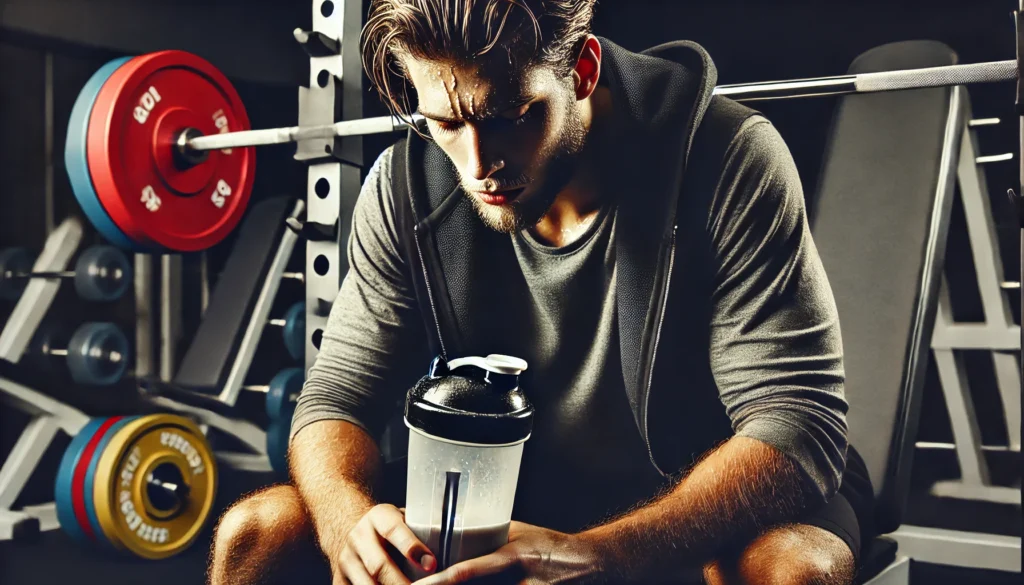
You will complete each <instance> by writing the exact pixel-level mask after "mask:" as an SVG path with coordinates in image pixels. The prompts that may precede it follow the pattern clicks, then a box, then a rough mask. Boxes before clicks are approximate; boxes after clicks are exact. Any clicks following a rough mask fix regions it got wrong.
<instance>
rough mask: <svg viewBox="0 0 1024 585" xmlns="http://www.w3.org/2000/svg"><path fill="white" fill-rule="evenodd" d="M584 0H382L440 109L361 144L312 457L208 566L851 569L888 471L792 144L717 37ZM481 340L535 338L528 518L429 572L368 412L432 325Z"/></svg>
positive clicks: (733, 572) (233, 522)
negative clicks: (750, 101) (853, 369)
mask: <svg viewBox="0 0 1024 585" xmlns="http://www.w3.org/2000/svg"><path fill="white" fill-rule="evenodd" d="M593 8H594V0H547V1H544V2H541V1H539V0H517V1H514V2H513V1H510V0H465V1H458V2H457V1H454V0H375V1H374V2H373V4H372V6H371V9H370V18H369V20H368V23H367V26H366V29H365V31H364V63H365V65H366V69H367V72H368V74H369V76H370V79H371V81H372V82H373V83H374V85H375V86H376V87H377V89H378V90H379V91H380V93H381V95H382V96H383V97H384V99H385V100H386V101H387V102H388V103H389V104H390V105H391V107H392V108H393V109H394V110H395V111H396V112H398V113H399V114H402V115H408V114H410V113H411V112H410V103H411V99H410V97H409V93H408V91H407V90H408V89H409V88H410V87H411V88H412V89H413V90H414V91H415V93H416V98H417V100H416V101H417V102H418V108H417V109H418V112H419V113H420V114H422V115H423V116H425V117H426V119H427V122H426V128H425V130H424V131H423V132H422V133H423V134H426V136H420V135H417V134H410V136H409V138H408V139H407V140H405V141H403V142H401V143H399V144H398V145H396V146H395V147H393V148H391V149H388V150H387V151H386V152H384V154H383V155H382V156H381V157H380V158H379V159H378V160H377V162H376V164H375V165H374V166H373V168H372V169H371V170H370V172H369V174H368V177H367V179H366V183H365V185H364V188H363V192H362V193H361V195H360V197H359V200H358V202H357V204H356V208H355V212H354V217H353V230H352V237H351V241H350V242H349V248H348V253H349V260H350V266H351V268H350V271H349V273H348V275H347V276H346V278H345V281H344V283H343V285H342V290H341V293H340V294H339V296H338V298H337V300H336V301H335V303H334V305H333V309H332V313H331V316H330V321H329V324H328V327H327V329H326V331H325V332H324V335H323V342H322V345H321V348H320V353H319V355H318V357H317V361H316V364H315V366H314V367H313V368H312V369H311V370H310V372H309V376H308V380H307V382H306V385H305V388H304V390H303V393H302V396H301V397H300V400H299V403H298V407H297V411H296V413H295V418H294V423H293V437H292V441H291V445H290V465H291V473H292V478H293V480H294V485H281V486H274V487H271V488H268V489H266V490H263V491H261V492H259V493H257V494H255V495H251V496H249V497H247V498H245V499H243V500H242V501H240V502H239V503H237V504H236V505H235V506H234V507H232V508H231V510H229V511H228V512H227V513H226V514H225V516H224V517H223V519H222V520H221V522H220V524H219V527H218V530H217V535H216V539H215V546H214V551H213V555H212V560H211V567H210V579H211V583H215V584H220V583H255V582H264V581H271V580H274V579H278V578H280V579H284V580H286V581H289V582H296V579H298V571H308V570H309V569H310V568H311V567H321V568H323V569H324V572H325V579H326V578H328V577H326V571H327V569H329V571H330V575H332V576H333V580H334V583H339V584H340V583H346V584H347V583H351V584H352V585H369V584H371V583H382V584H384V585H405V584H407V583H409V580H408V579H407V578H406V577H405V575H403V573H402V571H401V569H400V568H399V567H400V566H401V564H402V562H403V560H402V559H401V557H404V562H409V563H413V564H414V565H418V566H419V567H420V568H421V569H422V570H424V571H426V572H427V573H432V574H431V575H430V576H428V577H427V578H426V579H425V580H423V581H422V582H423V583H424V584H428V583H429V585H440V584H443V583H444V584H447V583H460V582H472V581H474V580H477V579H479V578H484V577H491V576H495V575H499V576H501V577H503V578H511V579H512V580H513V581H516V582H520V581H522V582H531V583H554V582H572V581H578V582H595V583H597V582H600V583H605V582H607V583H612V582H614V583H639V582H656V581H660V582H664V581H670V582H691V581H698V582H699V580H700V579H701V577H702V576H703V578H704V579H705V580H706V581H707V582H709V583H713V584H718V583H727V584H732V583H747V584H751V583H772V584H776V583H787V584H808V583H827V584H846V583H851V582H852V580H853V578H854V574H855V571H856V566H857V555H858V554H859V547H860V543H861V537H862V535H863V536H864V537H865V538H867V537H869V535H870V527H869V526H868V524H869V519H870V512H869V510H870V506H869V498H870V495H869V494H870V493H871V490H870V486H869V485H868V484H867V482H866V472H864V470H863V467H862V465H861V464H860V462H859V461H858V460H857V458H856V457H855V456H854V455H855V452H854V451H852V449H851V450H849V455H851V457H850V458H849V462H848V461H847V454H848V449H847V442H846V419H845V414H846V409H847V404H846V401H845V399H844V396H843V370H842V351H841V343H840V336H839V326H838V321H837V316H836V311H835V306H834V302H833V299H832V295H831V291H830V289H829V286H828V282H827V280H826V276H825V273H824V270H823V269H822V266H821V263H820V261H819V259H818V257H817V253H816V250H815V248H814V244H813V241H812V239H811V236H810V233H809V231H808V227H807V221H806V216H805V212H804V203H803V193H802V189H801V186H800V182H799V177H798V175H797V172H796V169H795V168H794V165H793V163H792V160H791V158H790V155H789V152H788V150H787V148H786V146H785V144H784V143H783V141H782V140H781V138H780V137H779V135H778V133H777V132H776V131H775V130H774V129H773V127H772V126H771V125H770V124H769V123H768V122H767V121H766V120H765V119H764V118H762V117H760V116H757V115H755V113H754V112H753V111H751V110H749V109H747V108H745V107H742V106H739V105H738V104H736V103H734V102H729V101H728V100H724V99H722V98H712V95H711V90H712V88H713V86H714V84H715V71H714V66H713V65H712V64H711V62H710V59H708V57H707V55H706V54H705V53H704V52H703V51H702V50H701V49H700V48H699V47H697V46H695V45H692V44H689V43H675V44H670V45H666V46H663V47H658V48H655V49H652V50H651V51H648V52H646V53H645V54H635V53H631V52H629V51H626V50H624V49H622V48H620V47H617V46H615V45H614V44H613V43H611V42H609V41H607V40H604V39H598V38H597V37H594V36H593V35H591V34H590V32H589V31H590V23H591V20H592V15H593ZM428 348H429V350H428ZM489 353H505V354H511V355H515V356H518V357H522V358H524V359H526V360H527V362H528V363H529V365H530V368H529V370H528V371H527V372H526V373H525V374H524V376H523V378H522V384H523V387H524V388H525V390H526V392H527V394H528V396H529V397H530V400H531V401H532V402H533V403H534V405H535V407H536V419H535V425H534V434H533V436H532V437H531V438H530V440H529V441H528V442H527V444H526V451H525V453H524V455H523V462H522V470H521V473H520V481H519V485H518V487H517V494H516V507H515V510H514V512H513V516H514V520H516V522H514V523H513V525H512V527H511V529H510V534H509V544H508V545H506V546H504V547H502V548H501V549H500V550H498V551H497V552H495V553H494V554H490V555H486V556H484V557H480V558H478V559H474V560H470V561H466V562H464V563H461V564H458V565H455V566H453V567H450V568H448V569H446V570H444V571H440V572H438V571H436V568H437V562H436V559H435V558H434V556H433V554H432V553H431V551H430V550H428V549H427V547H426V546H425V545H424V544H423V543H422V542H419V541H418V540H417V539H416V537H415V536H414V535H413V534H412V532H411V531H410V530H409V529H408V527H407V526H406V525H405V523H404V521H403V515H402V511H401V509H400V508H397V507H395V506H394V505H391V504H392V503H394V502H393V501H392V502H391V503H383V502H382V499H383V498H382V496H381V492H380V491H378V490H379V489H392V490H395V491H397V492H399V493H400V492H402V491H403V490H404V486H403V485H401V484H399V485H397V486H396V485H394V484H390V485H388V484H387V482H384V481H382V480H381V469H382V465H381V463H380V451H379V449H378V441H379V439H380V437H381V434H382V432H383V429H384V427H385V424H386V422H387V421H388V419H389V418H391V417H392V416H393V415H394V414H395V404H396V403H397V402H399V401H400V400H401V398H402V396H403V393H404V392H405V390H407V389H408V388H409V387H411V386H412V384H413V383H414V382H415V380H416V379H417V378H418V377H419V376H420V375H422V374H424V373H425V372H426V368H427V366H428V364H429V360H430V358H431V357H432V356H433V355H437V354H441V355H444V356H445V357H447V358H449V359H450V358H454V357H459V356H464V355H487V354H489ZM848 463H849V464H848ZM865 494H867V495H865ZM398 500H400V497H399V498H398ZM325 559H326V560H325ZM395 559H398V560H397V561H396V560H395Z"/></svg>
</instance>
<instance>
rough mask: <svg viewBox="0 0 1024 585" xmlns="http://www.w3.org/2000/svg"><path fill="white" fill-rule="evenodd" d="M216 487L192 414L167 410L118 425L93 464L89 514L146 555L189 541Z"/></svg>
mask: <svg viewBox="0 0 1024 585" xmlns="http://www.w3.org/2000/svg"><path fill="white" fill-rule="evenodd" d="M216 491H217V469H216V464H215V462H214V459H213V452H212V451H211V450H210V447H209V445H208V444H207V443H206V439H205V437H204V436H203V434H202V432H201V431H200V430H199V428H198V427H196V425H195V424H194V423H192V421H190V420H188V419H186V418H183V417H180V416H176V415H168V414H155V415H150V416H144V417H141V418H139V419H137V420H134V421H132V422H130V423H128V424H127V425H125V426H124V427H123V428H122V429H121V430H120V431H118V432H117V434H116V435H114V436H113V437H112V438H111V439H110V442H109V443H108V444H107V447H106V449H104V450H103V454H102V455H101V457H100V460H99V463H98V465H97V468H96V482H95V486H94V488H93V498H94V500H95V506H96V516H97V517H98V519H99V523H100V526H101V528H102V529H103V533H104V534H105V535H106V536H107V539H108V540H110V542H112V543H114V544H115V546H118V547H119V548H121V547H123V548H125V549H127V550H129V551H131V552H132V553H134V554H135V555H137V556H140V557H142V558H146V559H163V558H167V557H170V556H173V555H175V554H177V553H179V552H181V551H183V550H185V549H186V548H188V547H189V545H191V544H192V542H193V541H194V540H195V538H196V536H198V534H199V532H200V531H201V530H202V528H203V525H205V524H206V521H207V520H208V519H209V517H210V512H211V509H212V508H213V499H214V496H215V494H216Z"/></svg>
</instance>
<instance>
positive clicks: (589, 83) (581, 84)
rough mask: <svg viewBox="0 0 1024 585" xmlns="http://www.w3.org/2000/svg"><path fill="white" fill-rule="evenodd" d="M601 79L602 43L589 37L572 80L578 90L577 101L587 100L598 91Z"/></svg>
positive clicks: (593, 37) (578, 58) (581, 51)
mask: <svg viewBox="0 0 1024 585" xmlns="http://www.w3.org/2000/svg"><path fill="white" fill-rule="evenodd" d="M600 78H601V43H600V42H598V40H597V37H595V36H594V35H587V38H586V41H585V42H584V43H583V48H582V49H581V50H580V54H579V56H578V57H577V58H576V67H574V68H573V72H572V79H573V84H574V86H575V88H576V99H577V100H585V99H587V98H588V97H590V94H592V93H594V90H595V89H597V80H598V79H600Z"/></svg>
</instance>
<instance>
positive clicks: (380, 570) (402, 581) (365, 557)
mask: <svg viewBox="0 0 1024 585" xmlns="http://www.w3.org/2000/svg"><path fill="white" fill-rule="evenodd" d="M375 540H376V539H375ZM356 554H357V555H359V558H360V559H361V560H362V562H363V567H364V568H365V569H366V572H367V574H368V575H369V576H370V578H371V579H373V581H374V582H375V583H380V585H410V583H411V581H409V578H408V577H406V576H405V573H403V572H402V570H401V569H399V568H398V565H396V564H395V562H394V561H392V560H391V557H390V556H388V553H387V551H385V550H384V546H383V543H381V542H380V541H377V542H375V543H369V542H367V543H363V544H362V545H361V546H359V547H358V548H356Z"/></svg>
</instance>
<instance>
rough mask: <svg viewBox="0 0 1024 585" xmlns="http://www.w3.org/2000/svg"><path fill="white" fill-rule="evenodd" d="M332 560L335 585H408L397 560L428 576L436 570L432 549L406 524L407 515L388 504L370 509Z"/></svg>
mask: <svg viewBox="0 0 1024 585" xmlns="http://www.w3.org/2000/svg"><path fill="white" fill-rule="evenodd" d="M392 547H393V548H394V551H396V554H397V555H399V556H398V558H397V559H394V558H392V551H391V550H389V549H391V548H392ZM331 556H332V558H331V567H332V572H333V573H334V585H377V584H380V585H409V578H408V577H406V576H405V573H403V572H402V570H401V569H400V568H399V566H398V565H397V564H396V563H395V561H396V560H398V561H399V562H403V561H407V562H408V563H409V564H411V565H412V567H413V568H415V569H416V570H417V571H419V570H422V571H424V572H426V573H428V574H429V573H431V572H432V571H434V569H436V568H437V561H436V560H435V559H434V555H433V554H431V552H430V549H429V548H427V545H425V544H423V542H421V541H420V540H419V539H418V538H416V535H415V534H413V532H412V530H410V529H409V527H408V526H407V525H406V524H405V515H404V514H402V511H401V510H399V509H398V508H396V507H394V506H391V505H389V504H379V505H377V506H374V507H373V508H370V511H368V512H367V513H366V514H364V515H363V517H362V518H361V519H360V520H359V522H357V523H356V525H355V526H354V527H353V528H352V530H350V531H349V533H348V536H347V537H346V538H345V541H344V543H343V546H342V550H341V551H340V552H338V553H336V554H334V555H331ZM402 557H404V559H403V558H402Z"/></svg>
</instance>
